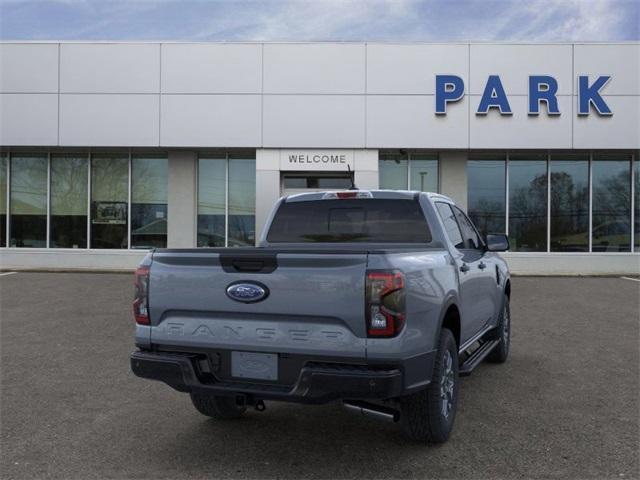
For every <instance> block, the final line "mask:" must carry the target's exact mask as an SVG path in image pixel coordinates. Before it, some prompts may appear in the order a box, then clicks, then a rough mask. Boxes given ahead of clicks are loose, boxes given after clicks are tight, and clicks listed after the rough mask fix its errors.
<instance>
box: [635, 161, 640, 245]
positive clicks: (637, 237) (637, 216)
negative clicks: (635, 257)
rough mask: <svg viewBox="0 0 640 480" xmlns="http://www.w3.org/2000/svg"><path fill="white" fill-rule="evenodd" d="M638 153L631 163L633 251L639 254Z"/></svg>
mask: <svg viewBox="0 0 640 480" xmlns="http://www.w3.org/2000/svg"><path fill="white" fill-rule="evenodd" d="M638 156H640V152H636V154H635V158H634V162H633V181H634V182H635V183H634V190H633V196H634V202H633V203H634V207H633V208H634V209H635V210H634V212H633V218H634V225H635V226H634V239H635V240H634V242H633V243H634V244H635V247H634V250H635V251H636V252H640V158H638Z"/></svg>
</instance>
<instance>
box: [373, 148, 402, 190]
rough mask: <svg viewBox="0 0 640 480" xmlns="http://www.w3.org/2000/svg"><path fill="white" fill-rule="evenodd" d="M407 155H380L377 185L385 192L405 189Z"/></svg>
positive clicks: (387, 153) (388, 153)
mask: <svg viewBox="0 0 640 480" xmlns="http://www.w3.org/2000/svg"><path fill="white" fill-rule="evenodd" d="M407 165H408V155H406V154H404V155H403V154H401V153H391V152H384V153H380V161H379V166H378V169H379V184H380V188H381V189H385V190H387V189H388V190H406V189H407Z"/></svg>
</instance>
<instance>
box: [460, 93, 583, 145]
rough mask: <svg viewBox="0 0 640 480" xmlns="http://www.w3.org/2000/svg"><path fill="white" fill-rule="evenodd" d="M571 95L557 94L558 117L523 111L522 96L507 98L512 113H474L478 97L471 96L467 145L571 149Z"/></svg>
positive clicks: (526, 100)
mask: <svg viewBox="0 0 640 480" xmlns="http://www.w3.org/2000/svg"><path fill="white" fill-rule="evenodd" d="M572 98H573V97H571V96H565V97H558V108H560V111H561V112H562V115H560V116H548V115H547V114H546V113H541V114H540V115H538V116H529V115H528V114H527V105H528V99H527V97H525V96H519V97H510V98H509V103H510V105H511V110H512V111H513V115H510V116H506V115H505V116H503V115H500V114H499V113H498V112H497V111H491V112H490V113H489V114H488V115H476V114H475V110H476V108H477V106H478V103H479V102H480V97H479V96H472V97H471V112H470V124H469V127H470V128H469V131H470V145H469V146H470V148H571V119H572V110H571V102H572Z"/></svg>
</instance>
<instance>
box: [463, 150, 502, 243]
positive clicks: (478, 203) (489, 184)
mask: <svg viewBox="0 0 640 480" xmlns="http://www.w3.org/2000/svg"><path fill="white" fill-rule="evenodd" d="M474 158H477V160H469V161H468V162H467V182H468V183H467V185H468V190H467V195H468V197H467V198H468V200H467V201H468V205H469V209H468V211H469V217H470V218H471V221H472V222H473V223H474V225H475V226H476V227H477V228H478V230H479V231H480V233H481V234H482V235H483V236H485V235H486V234H487V233H505V232H506V228H505V215H506V207H505V204H506V198H505V188H506V187H505V160H504V159H503V160H499V159H496V156H493V157H487V158H486V159H482V158H480V157H478V156H476V157H474Z"/></svg>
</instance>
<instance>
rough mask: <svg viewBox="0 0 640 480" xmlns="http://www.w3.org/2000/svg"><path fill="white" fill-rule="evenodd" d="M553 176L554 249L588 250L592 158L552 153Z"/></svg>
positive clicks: (555, 250)
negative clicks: (590, 160)
mask: <svg viewBox="0 0 640 480" xmlns="http://www.w3.org/2000/svg"><path fill="white" fill-rule="evenodd" d="M549 168H550V170H551V172H550V176H551V218H550V222H551V225H550V228H551V251H552V252H587V251H588V250H589V159H588V157H587V156H586V155H557V156H555V155H553V156H552V157H551V164H550V167H549Z"/></svg>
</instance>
